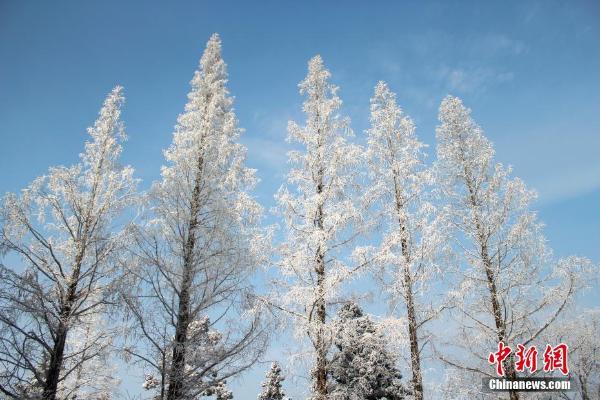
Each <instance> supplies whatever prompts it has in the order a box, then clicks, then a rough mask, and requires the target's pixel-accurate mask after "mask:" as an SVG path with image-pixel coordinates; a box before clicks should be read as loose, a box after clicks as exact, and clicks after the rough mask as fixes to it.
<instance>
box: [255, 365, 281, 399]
mask: <svg viewBox="0 0 600 400" xmlns="http://www.w3.org/2000/svg"><path fill="white" fill-rule="evenodd" d="M284 380H285V378H284V377H283V375H282V373H281V367H280V366H279V363H277V362H274V363H273V364H271V369H269V371H268V372H267V374H266V377H265V381H264V382H263V383H262V385H261V386H262V391H261V392H260V394H259V395H258V400H284V399H286V397H285V393H284V392H283V388H282V385H281V383H282V382H283V381H284Z"/></svg>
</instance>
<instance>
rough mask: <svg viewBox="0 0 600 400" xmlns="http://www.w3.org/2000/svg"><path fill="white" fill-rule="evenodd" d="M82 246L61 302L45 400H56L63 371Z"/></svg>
mask: <svg viewBox="0 0 600 400" xmlns="http://www.w3.org/2000/svg"><path fill="white" fill-rule="evenodd" d="M81 246H82V247H81V250H80V251H79V252H78V254H77V257H76V258H75V266H74V268H73V273H72V274H71V277H70V282H71V283H70V284H69V286H68V288H67V293H66V296H65V298H64V299H63V301H62V302H61V303H62V304H61V308H60V313H59V316H60V320H59V322H58V328H57V329H56V334H55V338H54V346H53V347H52V352H51V353H50V362H49V363H48V369H47V370H46V377H45V382H44V391H43V394H42V398H43V399H44V400H55V399H56V391H57V389H58V381H59V379H60V371H61V369H62V364H63V359H64V355H65V345H66V343H67V335H68V333H69V319H70V318H71V311H72V309H73V304H74V303H75V299H76V294H77V283H78V282H79V274H80V271H81V263H82V261H83V255H84V253H85V245H81Z"/></svg>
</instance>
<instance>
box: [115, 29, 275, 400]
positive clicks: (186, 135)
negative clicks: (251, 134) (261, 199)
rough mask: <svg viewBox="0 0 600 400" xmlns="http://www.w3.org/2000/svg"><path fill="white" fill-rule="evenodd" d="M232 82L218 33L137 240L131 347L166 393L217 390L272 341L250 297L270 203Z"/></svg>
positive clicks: (183, 395) (156, 388) (153, 384)
mask: <svg viewBox="0 0 600 400" xmlns="http://www.w3.org/2000/svg"><path fill="white" fill-rule="evenodd" d="M226 82H227V73H226V65H225V63H224V61H223V59H222V58H221V40H220V38H219V36H218V35H216V34H215V35H213V36H212V37H211V38H210V40H209V41H208V44H207V46H206V50H205V52H204V54H203V56H202V58H201V60H200V68H199V70H198V71H196V73H195V75H194V78H193V80H192V82H191V84H192V90H191V92H190V94H189V95H188V99H189V101H188V103H187V105H186V107H185V112H184V113H183V114H181V115H180V116H179V119H178V124H177V127H176V131H175V133H174V136H173V143H172V145H171V147H169V149H167V150H166V151H165V157H166V160H167V163H168V165H167V166H164V167H163V168H162V180H161V181H159V182H157V183H155V184H154V185H153V187H152V189H151V191H150V193H149V195H148V197H147V210H148V213H147V220H146V223H145V224H144V225H143V226H140V227H139V229H138V231H137V235H136V243H135V246H133V248H132V252H133V253H134V259H135V260H136V261H137V264H138V266H139V268H137V269H136V270H135V272H134V274H133V276H134V277H135V280H134V281H133V283H132V285H131V287H133V288H134V290H133V293H130V295H128V296H125V302H126V304H127V306H128V307H127V308H128V311H129V317H130V320H131V321H132V322H133V328H134V330H133V332H134V334H133V335H132V337H130V338H129V339H131V340H130V341H129V342H130V345H128V346H127V347H126V348H125V353H126V354H127V355H128V356H131V357H133V358H134V359H135V360H136V361H137V362H141V363H142V364H143V365H144V366H145V367H146V368H147V369H149V370H151V372H149V373H148V376H147V378H146V383H145V384H144V387H145V388H146V389H149V390H152V391H153V392H155V393H156V395H157V397H158V398H160V399H169V400H176V399H191V398H196V397H197V396H200V395H206V394H208V393H212V392H214V391H215V390H217V389H218V388H219V387H221V386H222V385H223V384H224V381H225V379H227V378H228V377H230V376H233V375H236V374H238V373H239V372H241V371H243V370H245V369H246V368H248V367H249V366H251V365H252V364H253V363H254V362H255V361H256V359H257V358H258V356H259V355H260V351H261V349H262V346H263V344H264V338H263V333H264V332H263V330H262V327H261V325H260V320H259V318H258V315H257V314H253V313H252V310H250V308H249V306H250V304H249V303H248V302H247V296H246V294H247V293H248V292H249V290H250V289H251V288H250V283H249V277H250V274H251V272H252V271H253V269H254V268H255V267H256V266H257V265H259V263H260V261H261V257H262V256H263V255H264V254H265V252H264V251H263V249H262V246H263V244H264V243H265V241H264V240H263V238H261V237H260V236H259V234H260V230H259V229H258V228H257V226H258V223H259V218H260V215H261V207H260V206H259V205H258V204H257V202H256V201H255V200H254V199H253V198H252V197H251V196H250V194H249V192H248V191H249V190H250V189H251V188H252V187H253V185H254V184H255V181H256V179H255V177H254V171H253V170H250V169H248V168H246V167H245V166H244V159H245V148H244V147H243V146H241V145H240V144H238V143H237V142H236V141H237V139H238V137H239V135H240V133H241V129H239V128H238V127H237V119H236V117H235V114H234V112H233V109H232V102H233V100H232V98H231V97H230V96H229V93H228V90H227V88H226V86H225V85H226ZM223 393H224V392H223Z"/></svg>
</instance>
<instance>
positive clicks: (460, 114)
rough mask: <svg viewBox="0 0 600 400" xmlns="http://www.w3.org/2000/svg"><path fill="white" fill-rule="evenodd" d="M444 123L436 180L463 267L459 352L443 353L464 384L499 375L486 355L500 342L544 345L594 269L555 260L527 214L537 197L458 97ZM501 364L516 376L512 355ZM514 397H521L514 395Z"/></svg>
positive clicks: (445, 108) (455, 340)
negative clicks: (502, 160)
mask: <svg viewBox="0 0 600 400" xmlns="http://www.w3.org/2000/svg"><path fill="white" fill-rule="evenodd" d="M439 120H440V125H439V126H438V128H437V130H436V136H437V141H438V148H437V153H438V160H437V162H438V165H437V167H438V170H439V174H440V176H439V182H440V185H441V188H442V190H443V192H444V195H445V197H446V200H447V203H448V222H449V224H450V225H451V226H453V227H454V228H455V239H456V241H455V244H456V249H457V253H458V254H459V256H461V257H462V259H463V260H464V262H465V263H464V265H463V268H461V270H460V274H459V277H458V281H457V283H456V284H457V286H456V287H455V288H454V289H453V291H452V293H451V294H452V297H453V298H454V301H455V304H456V308H454V311H453V316H452V321H451V322H450V324H451V326H453V325H454V324H457V325H458V326H457V334H456V335H455V336H453V337H452V338H451V340H452V342H451V343H449V346H451V347H454V350H450V349H449V348H447V349H445V350H448V351H445V350H444V351H443V353H444V354H443V355H442V359H443V360H444V361H445V362H446V363H447V364H448V365H449V366H451V367H454V368H455V370H454V371H453V372H450V378H451V379H463V380H465V379H469V378H470V377H471V376H472V375H474V376H476V377H477V378H480V377H481V376H482V375H493V374H495V371H494V369H493V367H492V366H490V365H489V363H488V360H487V355H488V354H489V353H491V352H493V351H495V349H497V346H498V342H503V343H504V344H505V345H507V346H510V347H511V348H513V349H516V347H517V346H516V345H517V344H518V343H521V344H523V345H525V346H528V345H532V344H538V346H541V345H540V344H539V343H536V340H539V338H540V335H541V334H542V333H543V332H544V331H545V330H546V329H547V328H548V327H549V326H551V325H552V324H553V323H554V322H555V321H556V319H557V318H558V317H559V316H560V314H561V313H562V312H563V310H565V308H566V307H567V306H568V305H569V303H570V302H571V301H572V299H573V294H574V293H575V292H576V290H577V289H578V288H579V287H580V286H581V285H582V282H581V279H580V276H581V274H580V273H581V272H584V271H585V270H586V269H587V268H588V267H589V266H590V263H589V261H588V260H585V259H582V258H576V257H571V258H566V259H562V260H559V261H558V262H554V261H553V259H552V257H551V252H550V250H549V249H548V248H547V246H546V241H545V239H544V237H543V235H542V227H541V224H540V223H539V222H538V221H537V219H536V215H535V213H534V212H532V211H530V203H531V201H532V200H533V199H534V197H535V194H534V192H533V191H531V190H529V189H527V187H526V186H525V184H524V183H523V181H522V180H520V179H519V178H512V177H511V176H510V175H511V169H510V168H505V167H504V166H502V165H501V164H497V163H495V162H494V150H493V147H492V144H491V143H490V141H489V140H488V139H487V138H486V137H485V136H484V134H483V132H482V130H481V128H480V127H479V126H478V125H477V124H476V123H475V122H474V121H473V119H472V118H471V115H470V110H469V109H467V108H466V107H465V106H464V105H463V104H462V102H461V100H460V99H458V98H456V97H451V96H448V97H446V98H445V99H444V100H443V102H442V104H441V106H440V110H439ZM503 364H504V365H503V366H504V371H505V372H504V373H505V375H506V376H508V377H511V378H513V377H515V376H516V371H515V369H514V358H513V357H512V355H511V357H507V358H506V359H505V361H504V363H503ZM459 386H462V387H469V386H470V385H468V384H461V385H459ZM471 387H473V386H471ZM510 398H511V399H518V398H519V395H518V393H517V392H511V393H510Z"/></svg>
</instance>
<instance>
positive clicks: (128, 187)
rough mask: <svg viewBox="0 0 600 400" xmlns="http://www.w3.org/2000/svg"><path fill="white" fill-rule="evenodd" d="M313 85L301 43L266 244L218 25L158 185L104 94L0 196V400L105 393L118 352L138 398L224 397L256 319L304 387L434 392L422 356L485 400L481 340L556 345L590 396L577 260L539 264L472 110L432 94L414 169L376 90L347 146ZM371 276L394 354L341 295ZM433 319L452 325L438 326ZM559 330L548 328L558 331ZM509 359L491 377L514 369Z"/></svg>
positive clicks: (396, 115) (486, 370)
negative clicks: (142, 185) (274, 215)
mask: <svg viewBox="0 0 600 400" xmlns="http://www.w3.org/2000/svg"><path fill="white" fill-rule="evenodd" d="M330 77H331V74H330V72H329V71H328V70H327V69H326V68H325V66H324V64H323V60H322V59H321V58H320V57H319V56H317V57H315V58H313V59H312V60H310V62H309V64H308V74H307V76H306V78H305V79H304V80H303V81H302V82H301V83H300V85H299V88H300V93H301V94H302V95H304V96H305V101H304V104H303V111H304V113H305V115H306V121H305V122H304V123H302V124H298V123H293V122H291V123H290V124H289V130H288V133H289V140H290V141H292V142H295V143H296V145H297V147H296V148H297V149H296V150H294V151H291V152H290V153H289V159H290V162H291V163H292V165H293V167H292V169H291V170H290V171H289V173H288V175H287V183H286V185H284V186H283V187H282V189H281V190H280V191H279V192H278V193H277V194H276V201H277V205H278V207H277V212H278V214H279V216H280V217H281V220H282V225H283V229H282V231H281V240H279V241H278V245H277V246H275V247H274V248H272V247H271V238H270V234H269V231H268V230H267V229H265V228H263V227H262V221H261V216H262V213H263V210H262V207H261V206H260V205H259V204H258V203H257V202H256V200H255V199H254V198H253V196H252V190H253V187H254V185H255V183H256V177H255V171H253V170H251V169H249V168H247V167H246V165H245V157H246V149H245V148H244V147H243V146H242V145H241V144H240V143H239V136H240V134H241V133H242V130H241V129H240V128H239V127H238V121H237V118H236V116H235V113H234V111H233V99H232V97H231V96H230V94H229V92H228V90H227V86H226V84H227V79H228V78H227V71H226V64H225V62H224V61H223V59H222V56H221V42H220V38H219V37H218V35H213V36H212V37H211V39H210V40H209V41H208V44H207V46H206V50H205V52H204V54H203V56H202V58H201V60H200V66H199V68H198V70H197V71H196V73H195V74H194V77H193V79H192V82H191V86H192V89H191V92H190V93H189V95H188V102H187V104H186V106H185V110H184V112H183V113H182V114H181V115H180V116H179V118H178V120H177V125H176V128H175V132H174V134H173V142H172V144H171V146H170V147H169V148H168V149H167V150H166V151H165V152H164V156H165V166H163V167H162V170H161V179H160V180H159V181H158V182H155V183H154V184H153V185H152V187H151V188H150V189H149V190H148V191H147V192H145V193H140V192H138V191H137V184H138V182H137V180H136V179H135V178H134V173H133V169H132V168H131V167H129V166H123V165H121V163H120V162H119V157H120V154H121V145H122V142H123V141H124V140H125V138H126V135H125V131H124V127H123V124H122V122H121V120H120V112H121V111H120V110H121V106H122V104H123V101H124V99H123V90H122V88H120V87H117V88H115V89H114V90H113V91H112V92H111V93H110V94H109V96H108V97H107V99H106V100H105V102H104V105H103V107H102V109H101V110H100V114H99V117H98V119H97V120H96V122H95V124H94V125H93V126H92V127H91V128H89V130H88V133H89V135H90V138H89V140H88V141H87V142H86V144H85V149H84V152H83V153H82V154H81V156H80V162H79V163H77V164H75V165H74V166H71V167H54V168H51V169H50V170H49V171H48V173H47V174H46V175H44V176H42V177H40V178H38V179H36V180H35V181H34V182H33V183H32V184H30V185H29V186H27V187H26V188H25V189H23V190H22V191H21V193H19V194H7V195H6V196H5V197H4V200H3V203H2V208H1V210H0V218H1V219H0V251H2V253H3V254H6V257H4V259H3V260H4V261H3V263H2V264H1V265H0V394H1V396H3V397H6V398H13V399H44V400H54V399H73V400H74V399H108V398H110V397H111V396H113V395H115V391H116V388H117V387H118V379H116V373H115V368H116V366H115V364H116V362H117V360H116V357H122V358H123V360H124V361H125V362H128V363H132V364H135V365H137V366H139V368H140V370H142V371H144V374H145V375H144V383H143V388H144V389H145V390H146V393H147V394H148V395H149V396H150V397H151V398H155V399H169V400H179V399H197V398H200V397H203V396H215V397H216V398H218V399H230V398H232V393H231V391H230V390H229V389H228V388H227V386H226V382H227V381H228V380H230V378H233V377H235V376H238V375H239V374H240V373H242V372H243V371H245V370H247V369H248V368H250V367H251V366H252V365H254V363H255V362H256V361H257V360H259V358H260V356H261V355H262V354H263V353H264V350H265V347H266V346H267V344H268V338H269V335H268V332H270V331H272V326H271V320H270V319H268V318H267V315H275V316H276V320H277V321H284V320H289V321H292V322H293V324H294V326H295V333H296V335H295V337H296V339H298V341H299V342H300V343H306V344H307V345H308V351H303V352H302V354H307V355H308V361H309V362H310V363H311V366H312V367H311V369H310V377H311V382H312V387H311V389H310V397H311V398H314V399H319V400H322V399H329V398H332V399H369V400H370V399H373V400H374V399H401V398H405V397H407V396H410V397H412V398H414V399H419V400H422V399H424V398H427V397H432V396H434V388H431V389H428V388H426V382H425V381H424V376H423V371H424V370H426V369H428V368H429V369H430V368H432V365H433V364H428V363H433V361H432V360H433V359H437V360H441V361H442V362H443V365H444V367H445V368H447V371H448V377H449V380H448V382H447V385H446V392H447V395H448V397H450V398H457V397H461V396H463V397H464V398H474V397H471V396H483V394H480V393H472V391H475V392H478V391H479V389H480V381H479V382H478V381H477V379H479V378H480V377H481V376H486V375H490V371H492V372H493V369H491V368H490V367H489V365H487V361H486V359H487V357H486V356H487V354H488V353H489V352H490V351H491V350H493V349H494V348H495V347H496V345H497V343H498V342H499V341H502V342H504V343H505V344H507V345H510V346H511V347H516V344H517V343H522V344H525V345H527V344H533V343H538V342H541V341H542V340H552V341H553V340H555V339H556V340H558V339H560V340H562V341H570V342H571V343H573V347H572V348H573V349H574V351H575V352H574V358H573V360H575V363H574V364H573V365H574V368H573V374H574V376H576V377H577V379H578V381H579V382H580V387H581V396H582V397H583V398H592V397H591V396H593V394H592V393H594V391H597V390H598V384H599V383H598V376H599V372H600V368H599V365H598V361H597V360H598V358H597V357H594V356H593V355H592V356H591V355H590V354H596V353H595V352H597V351H598V348H597V347H598V346H597V345H596V344H597V340H595V339H594V338H597V335H598V324H597V319H598V318H597V315H595V314H593V313H592V314H584V315H589V316H590V317H589V318H583V321H579V322H573V321H570V320H569V318H568V315H567V314H566V310H569V309H570V307H573V306H574V305H573V303H574V300H575V299H576V295H577V293H578V292H579V291H580V290H581V289H582V288H584V287H585V286H586V284H587V283H589V282H588V279H587V278H588V277H589V276H590V272H591V271H592V270H593V266H592V265H591V263H590V262H589V260H586V259H583V258H576V257H571V258H567V259H563V260H558V261H555V260H554V259H553V257H552V255H551V252H550V250H549V249H548V248H547V245H546V242H545V240H544V238H543V235H542V233H541V224H540V223H539V222H538V221H537V220H536V216H535V213H534V212H532V211H531V209H530V203H531V201H532V200H533V198H534V193H533V192H532V191H530V190H528V189H527V188H526V186H525V185H524V183H523V182H522V181H521V180H519V179H518V178H514V177H512V176H511V171H510V168H506V167H504V166H502V165H501V164H497V163H496V162H495V161H494V150H493V147H492V145H491V143H490V142H489V140H488V139H487V138H486V137H485V136H484V135H483V132H482V130H481V128H479V126H478V125H477V124H476V123H475V122H474V121H473V119H472V117H471V115H470V111H469V109H468V108H466V107H465V106H464V105H463V104H462V102H461V101H460V100H459V99H458V98H455V97H450V96H449V97H447V98H445V99H444V101H443V102H442V105H441V106H440V112H439V120H440V124H439V126H438V129H437V131H436V137H437V158H436V161H435V162H434V163H432V164H428V163H426V162H425V156H426V154H425V148H426V145H425V144H424V143H422V142H421V141H420V140H419V139H418V137H417V136H416V132H415V124H414V123H413V122H412V120H411V119H410V118H409V117H408V116H407V115H405V113H404V112H403V110H402V109H401V107H400V106H399V105H398V104H397V102H396V96H395V94H394V93H393V92H392V91H391V90H390V89H389V88H388V86H387V85H386V84H385V83H383V82H380V83H378V84H377V86H376V87H375V92H374V95H373V98H372V99H371V117H370V122H371V126H370V128H369V129H368V130H367V132H366V134H367V142H366V145H365V146H362V145H359V144H357V143H355V142H354V141H353V139H352V136H353V135H352V131H351V130H350V127H349V120H348V119H347V118H345V117H342V116H340V114H339V110H340V107H341V104H342V102H341V100H340V98H339V96H338V88H337V87H336V86H335V85H333V84H332V83H331V82H330ZM17 260H20V262H18V261H17ZM269 264H271V265H273V266H274V267H276V271H277V272H278V273H277V276H276V278H275V279H273V281H272V282H271V283H272V284H273V285H272V287H273V288H274V290H273V292H269V293H257V290H256V288H253V287H252V285H251V284H250V282H251V278H252V277H253V276H254V272H255V269H256V268H257V267H259V266H265V265H269ZM370 278H374V279H373V282H375V283H376V284H377V285H378V286H379V287H380V288H381V290H380V292H381V293H382V294H383V296H382V297H383V298H384V299H385V300H387V301H389V303H390V305H391V307H390V309H391V310H392V313H391V315H390V319H391V320H395V321H400V322H401V323H400V324H399V325H398V324H396V325H395V326H400V327H401V329H402V335H401V336H402V338H403V343H406V354H397V353H396V352H395V351H394V350H393V349H392V346H390V345H389V343H388V341H387V340H386V335H387V334H389V333H390V332H389V329H388V331H386V325H385V324H381V323H378V322H377V321H376V319H375V318H374V317H371V316H369V315H368V314H366V313H365V312H364V311H363V308H362V307H361V306H359V305H358V304H357V302H358V301H359V299H361V298H362V297H364V294H365V291H366V289H365V286H366V285H367V284H365V285H363V286H360V285H357V284H356V282H362V283H365V282H367V281H369V279H370ZM359 279H360V280H359ZM263 292H264V291H263ZM440 323H443V324H445V325H447V326H450V328H448V327H446V328H444V332H442V333H441V334H440V332H439V324H440ZM566 323H569V324H571V325H570V326H571V327H572V330H570V331H569V332H571V333H569V334H567V337H566V338H565V337H563V336H564V335H565V332H564V331H562V330H561V329H559V328H558V326H559V325H558V324H566ZM436 324H438V325H436ZM452 333H455V335H453V334H452ZM561 335H562V336H561ZM305 350H306V349H305ZM404 357H405V358H406V359H407V360H408V362H407V363H406V365H402V366H401V364H400V363H399V360H400V359H401V358H404ZM512 365H513V360H511V359H508V360H506V362H505V365H504V369H505V370H506V371H507V374H508V376H511V377H515V376H516V374H517V373H516V371H515V370H514V368H513V367H512ZM401 367H402V368H407V369H408V370H409V371H410V374H409V376H410V381H409V382H406V383H403V382H402V379H401V378H402V375H401V373H400V368H401ZM282 380H283V378H282V377H281V368H280V367H279V365H278V364H274V365H273V367H272V369H271V371H270V372H269V374H268V375H267V381H266V382H265V384H264V385H263V390H262V393H261V395H260V396H259V398H260V399H261V400H267V399H274V400H281V399H282V398H284V396H285V395H284V393H283V389H282V386H281V382H282ZM448 388H450V389H448ZM442 392H443V390H441V391H439V392H436V393H438V394H439V393H442ZM509 396H510V398H511V399H518V398H520V396H519V394H518V393H517V392H512V393H510V394H509ZM586 396H587V397H586Z"/></svg>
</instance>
